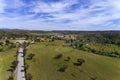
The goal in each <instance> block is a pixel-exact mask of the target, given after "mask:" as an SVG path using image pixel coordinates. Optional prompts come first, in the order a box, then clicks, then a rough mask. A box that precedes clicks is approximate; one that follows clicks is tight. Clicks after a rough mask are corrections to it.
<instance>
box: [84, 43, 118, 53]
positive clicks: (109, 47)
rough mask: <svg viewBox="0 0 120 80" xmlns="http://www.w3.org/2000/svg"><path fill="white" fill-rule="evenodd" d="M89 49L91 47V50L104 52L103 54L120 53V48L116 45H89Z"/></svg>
mask: <svg viewBox="0 0 120 80" xmlns="http://www.w3.org/2000/svg"><path fill="white" fill-rule="evenodd" d="M86 46H87V47H90V48H91V49H94V50H96V51H102V52H115V51H117V52H120V47H119V46H117V45H114V44H89V45H86Z"/></svg>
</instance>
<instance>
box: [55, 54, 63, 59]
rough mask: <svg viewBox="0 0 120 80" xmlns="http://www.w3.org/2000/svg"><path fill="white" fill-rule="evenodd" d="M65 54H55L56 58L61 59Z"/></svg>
mask: <svg viewBox="0 0 120 80" xmlns="http://www.w3.org/2000/svg"><path fill="white" fill-rule="evenodd" d="M62 56H63V55H62V54H57V55H55V56H54V59H60V58H61V57H62Z"/></svg>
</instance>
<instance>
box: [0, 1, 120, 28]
mask: <svg viewBox="0 0 120 80" xmlns="http://www.w3.org/2000/svg"><path fill="white" fill-rule="evenodd" d="M0 28H18V29H30V30H32V29H34V30H120V0H0Z"/></svg>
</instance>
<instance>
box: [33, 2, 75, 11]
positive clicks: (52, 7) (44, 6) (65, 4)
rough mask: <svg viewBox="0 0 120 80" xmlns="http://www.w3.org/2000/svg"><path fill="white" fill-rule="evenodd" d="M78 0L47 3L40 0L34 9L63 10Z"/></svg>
mask: <svg viewBox="0 0 120 80" xmlns="http://www.w3.org/2000/svg"><path fill="white" fill-rule="evenodd" d="M76 3H77V0H65V1H61V2H55V3H45V2H42V1H38V2H37V3H36V6H35V8H34V9H33V11H34V12H36V13H39V12H61V11H63V10H65V9H66V8H67V7H69V6H71V5H73V4H76Z"/></svg>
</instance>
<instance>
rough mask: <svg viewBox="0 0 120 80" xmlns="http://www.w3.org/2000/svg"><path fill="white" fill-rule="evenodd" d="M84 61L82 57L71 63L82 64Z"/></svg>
mask: <svg viewBox="0 0 120 80" xmlns="http://www.w3.org/2000/svg"><path fill="white" fill-rule="evenodd" d="M83 63H85V60H84V59H81V58H79V59H77V62H75V63H73V64H74V65H75V66H82V64H83Z"/></svg>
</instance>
